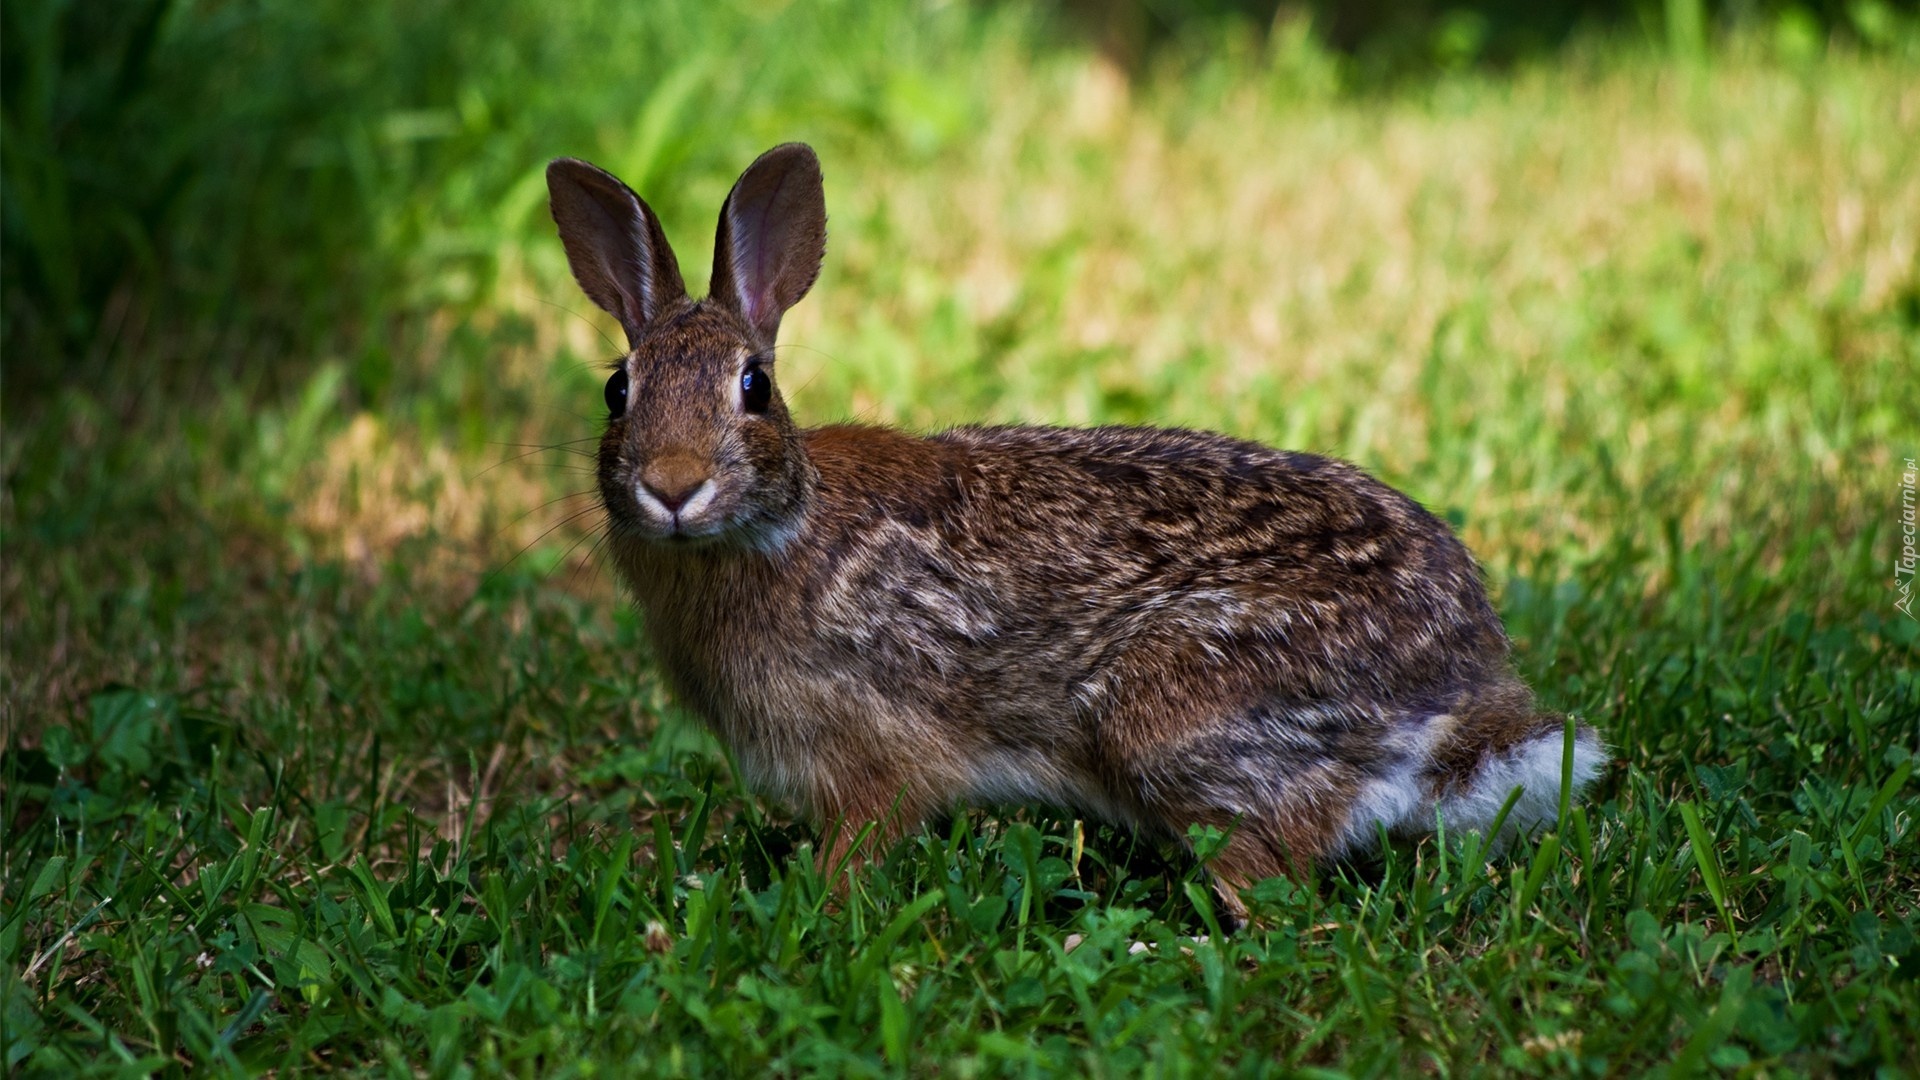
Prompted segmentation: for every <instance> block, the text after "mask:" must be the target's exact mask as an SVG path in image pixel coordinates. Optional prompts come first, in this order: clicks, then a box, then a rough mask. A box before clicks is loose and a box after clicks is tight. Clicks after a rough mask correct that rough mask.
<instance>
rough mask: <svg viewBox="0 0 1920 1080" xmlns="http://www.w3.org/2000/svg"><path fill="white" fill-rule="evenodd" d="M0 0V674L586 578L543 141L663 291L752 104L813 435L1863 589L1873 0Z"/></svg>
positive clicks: (596, 423)
mask: <svg viewBox="0 0 1920 1080" xmlns="http://www.w3.org/2000/svg"><path fill="white" fill-rule="evenodd" d="M4 20H5V23H4V34H3V35H0V48H3V49H4V57H3V58H0V89H3V90H4V124H5V127H4V135H5V141H4V151H3V153H0V179H3V181H4V189H3V191H0V212H3V213H4V234H3V237H4V267H3V270H0V282H3V287H4V300H3V302H0V313H3V315H4V324H3V329H0V334H3V338H4V375H3V380H4V402H3V405H4V413H5V433H4V440H3V442H0V447H3V448H4V468H5V477H6V488H5V495H4V498H5V503H4V507H0V512H3V517H0V522H3V524H4V530H5V540H6V545H7V548H8V552H7V554H8V558H7V560H6V562H7V566H6V568H5V570H4V582H5V613H6V622H7V628H8V635H7V637H8V645H7V658H8V661H9V663H10V665H11V666H12V667H13V669H14V670H13V686H12V688H11V689H12V690H13V691H14V692H16V693H18V694H20V695H21V697H19V698H16V699H15V702H16V704H19V703H20V702H26V701H38V702H40V703H43V704H52V703H54V702H58V701H67V700H72V698H71V694H73V693H75V692H77V690H76V687H78V686H81V685H86V684H91V683H94V682H97V681H98V679H99V678H101V677H102V676H101V674H100V672H101V670H102V669H103V667H104V668H105V669H112V670H118V671H120V672H121V675H120V676H119V677H123V678H127V679H137V678H149V679H150V678H153V677H160V678H161V680H162V681H168V680H170V679H173V678H174V677H175V676H171V675H164V676H156V675H155V673H156V672H176V673H177V672H183V671H191V670H196V668H195V665H196V664H204V663H209V662H213V661H212V660H210V659H209V658H210V657H218V656H220V655H223V652H222V649H221V647H220V646H218V645H217V644H214V645H207V644H205V642H204V641H202V644H201V645H195V644H193V642H194V641H196V640H201V639H205V638H206V637H207V636H208V635H212V636H214V637H216V638H217V637H219V635H221V634H223V633H238V632H239V631H237V630H235V629H234V627H236V626H242V625H244V620H241V621H240V622H238V623H236V622H233V621H231V619H229V618H228V617H227V616H229V615H231V613H232V612H234V611H235V610H251V608H252V607H253V606H255V605H258V606H260V607H261V608H262V618H270V617H271V613H270V611H269V610H267V609H270V608H271V605H272V604H273V603H276V602H277V601H274V600H272V599H270V598H271V597H272V596H274V595H275V594H276V593H277V592H279V591H280V590H281V589H282V587H283V586H284V583H285V582H286V581H288V580H290V578H289V577H288V575H294V576H296V577H297V576H298V575H299V574H302V573H312V572H317V571H316V568H324V569H326V570H327V572H329V573H338V574H341V575H344V580H346V581H348V582H361V583H363V584H370V583H378V582H382V581H395V580H397V581H405V582H415V583H418V584H419V585H420V586H421V588H422V591H421V592H420V593H419V594H418V595H420V596H441V597H443V598H445V600H446V602H447V603H448V604H454V605H457V603H458V602H459V598H461V597H463V596H469V595H471V594H472V591H473V590H474V589H476V588H478V587H480V585H481V583H482V582H483V581H484V580H485V579H486V578H487V577H488V575H490V574H496V573H499V572H500V571H501V570H502V568H503V567H512V568H513V570H512V571H511V572H513V573H519V572H522V571H525V572H529V573H533V574H535V575H536V576H537V577H538V578H539V579H540V580H541V581H543V582H548V583H551V584H552V585H554V586H555V587H559V588H562V589H572V590H575V591H583V592H585V593H588V594H590V595H592V596H594V597H597V598H600V599H608V598H610V597H611V596H612V591H611V588H610V585H609V582H608V580H607V578H606V576H605V575H604V574H601V573H599V572H598V571H597V570H595V569H594V568H593V565H592V563H591V561H590V560H589V559H588V553H589V551H590V550H591V546H592V544H591V541H592V540H593V539H594V536H595V534H594V531H593V530H594V528H595V527H596V526H597V523H598V522H597V516H596V515H595V513H594V510H593V505H592V498H591V495H590V488H591V480H590V478H589V477H588V476H587V474H586V472H585V471H584V468H585V466H587V465H588V464H590V461H589V459H588V458H587V457H585V456H583V452H584V451H590V449H591V447H592V439H593V438H594V437H595V436H596V434H597V433H598V431H599V430H600V427H601V424H602V414H601V406H600V404H599V401H600V394H599V385H600V382H601V381H602V380H603V378H604V367H605V362H606V361H607V360H609V359H610V358H611V357H612V356H614V355H615V354H616V353H617V352H618V351H619V349H618V346H617V345H616V344H615V342H616V339H617V335H616V334H615V333H613V332H612V329H611V323H610V322H609V321H608V320H607V319H605V318H604V317H603V316H602V315H601V314H600V313H598V312H596V311H594V310H592V309H591V307H590V305H588V303H587V302H586V301H585V300H584V299H583V298H582V297H581V296H580V295H579V294H578V292H577V290H576V289H575V287H574V285H573V284H572V282H571V281H570V280H569V278H568V277H567V274H566V271H565V264H564V261H563V258H562V253H561V251H560V247H559V244H558V243H557V241H556V240H555V238H554V236H553V233H552V227H551V224H550V222H549V220H548V218H547V213H546V209H545V191H544V186H543V183H542V179H541V176H542V172H541V170H542V167H543V165H544V163H545V162H546V161H547V160H548V159H549V158H551V157H554V156H556V155H562V154H567V155H576V156H581V157H586V158H589V159H591V160H594V161H596V162H598V163H600V164H602V165H604V166H605V167H607V168H609V169H611V170H613V171H614V172H616V173H618V174H619V175H620V176H622V177H623V178H624V179H625V180H626V181H627V182H628V183H629V184H630V185H632V186H633V187H634V188H635V189H636V190H638V191H639V192H641V193H642V194H643V195H644V196H645V197H646V198H647V199H648V200H649V201H650V202H651V204H652V205H653V206H654V207H655V208H656V210H657V211H658V212H659V213H660V214H661V216H662V217H663V218H664V220H665V222H666V225H667V228H668V232H669V235H670V236H671V237H672V239H673V242H674V244H675V246H676V247H677V249H678V251H679V253H680V257H681V261H682V264H683V266H685V267H686V268H687V274H688V278H689V281H690V283H691V284H693V286H694V288H695V289H696V290H698V289H699V288H700V283H701V282H702V281H703V280H704V276H705V268H706V266H707V265H708V260H709V252H710V250H711V239H710V238H711V236H712V229H713V222H714V217H715V214H716V212H717V209H718V207H719V204H720V201H721V199H722V198H723V196H724V194H725V192H726V190H727V187H728V185H729V184H730V183H731V182H732V180H733V178H734V177H735V176H736V175H738V173H739V171H740V169H741V168H742V167H744V165H745V164H746V163H747V162H749V161H751V160H752V158H753V157H754V155H755V154H757V153H758V152H759V151H761V150H763V149H765V148H766V147H768V146H770V145H772V144H774V143H777V142H781V141H785V140H790V139H801V140H806V141H808V142H811V143H813V144H814V145H815V146H816V148H818V150H819V151H820V154H821V157H822V158H823V160H824V162H825V167H826V173H827V198H828V204H829V210H830V213H831V215H832V227H831V228H832V236H831V241H830V246H829V253H828V258H827V265H826V269H825V272H824V274H823V276H822V278H821V281H820V284H819V287H818V288H817V289H816V290H815V292H814V294H813V295H812V296H811V297H810V298H809V299H808V300H807V301H806V302H805V303H803V304H802V305H801V306H800V308H798V309H797V310H796V312H795V313H794V314H793V315H792V316H791V317H789V319H788V320H787V324H786V326H785V328H784V331H783V342H784V345H785V348H784V350H783V352H782V357H781V369H782V375H781V377H782V380H783V385H784V386H785V387H786V389H787V392H788V394H789V395H790V396H791V397H792V398H793V399H794V402H795V405H796V408H797V411H798V412H799V414H800V416H801V417H802V418H803V419H804V420H807V421H812V422H826V421H829V420H834V419H841V418H847V417H855V418H860V419H866V420H872V421H880V422H889V423H900V424H906V425H910V426H915V427H921V428H927V427H934V426H941V425H947V424H954V423H962V422H969V421H976V420H1031V421H1037V422H1062V423H1088V422H1097V421H1118V422H1152V423H1166V424H1187V425H1194V426H1202V427H1208V428H1215V429H1223V430H1228V431H1232V432H1235V433H1237V434H1241V435H1245V436H1248V437H1252V438H1257V439H1263V440H1267V441H1270V442H1274V443H1280V444H1285V445H1289V446H1296V447H1302V448H1307V449H1313V450H1319V451H1324V452H1329V453H1334V454H1339V455H1344V456H1347V457H1351V458H1354V459H1356V460H1358V461H1360V462H1361V463H1362V464H1364V465H1366V466H1367V467H1369V468H1371V469H1374V470H1376V471H1378V472H1380V473H1382V474H1383V475H1384V476H1386V477H1387V478H1388V479H1389V480H1391V481H1392V482H1394V483H1397V484H1400V485H1402V486H1404V487H1406V488H1407V489H1408V490H1410V491H1412V492H1413V493H1414V494H1415V495H1416V496H1417V497H1420V498H1422V499H1424V500H1426V501H1427V502H1428V503H1429V504H1431V505H1433V506H1435V507H1436V508H1438V509H1441V510H1444V511H1446V512H1447V513H1448V514H1449V515H1450V516H1451V517H1452V518H1453V520H1455V521H1456V522H1457V523H1459V524H1461V525H1463V527H1464V528H1465V529H1466V531H1467V534H1468V537H1469V540H1470V541H1471V542H1472V543H1474V544H1475V546H1476V548H1477V549H1478V550H1480V551H1481V552H1482V554H1483V556H1484V557H1485V558H1487V560H1488V562H1489V565H1490V567H1491V568H1492V569H1493V570H1494V572H1495V574H1496V577H1497V578H1499V579H1501V580H1506V579H1513V580H1515V581H1518V582H1520V585H1519V586H1517V588H1518V589H1519V590H1520V591H1509V593H1508V594H1507V595H1508V597H1509V603H1514V604H1519V603H1523V602H1525V600H1526V598H1527V597H1528V596H1546V597H1548V598H1549V600H1546V601H1541V602H1551V599H1550V598H1551V596H1552V595H1553V594H1554V590H1555V589H1565V588H1571V587H1574V586H1569V585H1567V584H1566V583H1567V582H1569V581H1579V580H1582V579H1583V577H1584V578H1589V579H1590V578H1592V577H1594V576H1596V575H1602V574H1604V573H1606V572H1608V571H1606V570H1604V569H1600V570H1596V569H1594V568H1595V567H1597V566H1598V567H1607V566H1612V567H1615V568H1616V569H1618V570H1619V571H1620V572H1621V573H1626V574H1629V575H1630V576H1631V577H1632V578H1633V579H1634V580H1635V581H1636V582H1639V583H1641V584H1639V585H1636V586H1635V590H1636V594H1639V593H1644V594H1645V595H1647V596H1657V595H1659V594H1660V593H1661V591H1662V589H1663V588H1664V587H1665V585H1670V584H1671V583H1673V582H1674V581H1676V580H1680V579H1682V578H1684V576H1685V575H1686V574H1687V573H1689V572H1690V571H1689V570H1688V569H1687V567H1689V566H1694V567H1695V568H1696V569H1697V568H1698V566H1699V565H1704V563H1702V562H1701V560H1702V559H1703V557H1702V556H1700V555H1699V554H1698V553H1697V550H1696V549H1698V548H1700V546H1701V545H1705V546H1706V550H1709V551H1711V550H1728V549H1737V550H1738V551H1739V553H1740V554H1739V559H1740V560H1741V564H1742V565H1743V566H1745V567H1747V568H1748V569H1749V570H1752V569H1753V568H1755V567H1758V568H1760V569H1761V570H1764V569H1765V568H1766V567H1769V566H1774V567H1779V566H1789V565H1790V566H1794V567H1796V568H1799V570H1800V571H1804V570H1805V569H1806V567H1807V566H1809V565H1815V564H1817V565H1818V566H1819V567H1822V568H1824V569H1823V570H1822V573H1824V574H1826V575H1828V576H1827V577H1825V578H1820V579H1818V580H1823V581H1827V582H1829V583H1831V582H1833V581H1838V580H1843V579H1844V580H1845V581H1847V582H1850V583H1852V584H1850V585H1849V586H1848V587H1845V588H1830V587H1827V588H1815V589H1811V590H1808V591H1807V592H1806V601H1807V602H1808V603H1810V604H1812V605H1814V608H1815V609H1816V610H1831V611H1838V612H1846V611H1854V610H1859V609H1862V608H1864V607H1867V606H1870V604H1872V603H1877V602H1871V601H1869V600H1867V599H1866V597H1867V596H1868V595H1869V592H1870V590H1869V588H1868V586H1867V585H1866V584H1864V583H1866V582H1871V581H1873V580H1876V579H1877V577H1878V572H1877V571H1876V570H1874V569H1872V568H1873V567H1875V566H1877V565H1878V563H1877V561H1876V560H1877V559H1878V557H1879V556H1878V555H1877V554H1876V553H1875V551H1874V550H1873V547H1874V545H1875V544H1880V545H1881V546H1884V544H1883V540H1884V537H1885V535H1886V534H1885V532H1884V529H1885V527H1886V524H1885V521H1884V520H1883V519H1884V518H1885V517H1886V514H1885V512H1884V511H1885V506H1886V505H1887V504H1886V502H1885V499H1884V498H1883V495H1884V492H1882V491H1881V489H1882V488H1884V487H1885V483H1884V481H1885V479H1886V475H1888V474H1887V472H1886V470H1887V469H1889V468H1891V464H1892V462H1894V460H1895V459H1896V457H1897V456H1898V455H1897V454H1896V451H1897V450H1899V447H1898V446H1896V441H1897V440H1896V435H1898V436H1899V437H1901V438H1906V439H1907V440H1908V442H1909V444H1910V443H1911V438H1912V435H1913V427H1912V422H1913V416H1914V409H1913V406H1914V402H1915V398H1914V389H1913V381H1912V379H1911V374H1912V371H1913V370H1914V363H1915V360H1916V344H1915V343H1916V339H1917V335H1916V326H1917V325H1920V289H1917V287H1916V278H1915V244H1916V236H1917V235H1920V187H1917V186H1916V185H1917V184H1920V181H1916V177H1920V150H1917V149H1916V148H1917V147H1920V91H1916V83H1917V81H1920V80H1916V79H1915V75H1916V73H1920V63H1917V62H1916V61H1917V60H1920V19H1916V16H1915V13H1914V11H1913V9H1912V8H1911V7H1908V6H1900V5H1893V4H1889V3H1884V2H1880V0H1849V2H1841V0H1832V2H1823V3H1784V2H1782V3H1775V2H1768V0H1735V2H1727V3H1708V2H1703V0H1569V2H1564V3H1519V2H1514V0H1483V2H1437V0H1436V2H1421V3H1411V4H1400V3H1383V2H1382V3H1376V2H1366V3H1354V4H1346V3H1331V2H1326V3H1307V4H1283V5H1279V6H1276V5H1275V4H1273V3H1261V2H1254V0H1150V2H1149V0H1064V2H1062V3H1059V4H1018V3H999V2H979V3H962V2H958V0H946V2H926V0H923V2H915V3H907V4H866V3H853V2H848V0H826V2H821V3H801V2H793V3H780V2H766V3H756V2H745V0H725V2H715V0H699V2H678V0H663V2H656V3H648V4H631V3H625V2H615V0H589V2H582V3H577V4H571V5H567V6H566V7H564V8H556V7H554V6H552V5H547V4H540V3H532V2H529V0H465V2H462V3H458V4H455V3H451V2H442V0H421V2H418V3H410V4H405V5H372V6H368V5H362V4H345V3H335V2H331V0H302V2H299V3H292V2H280V0H248V2H237V0H236V2H204V3H187V2H169V0H146V2H135V0H123V2H98V0H92V2H90V0H76V2H56V0H39V2H28V3H12V4H9V5H7V7H6V9H5V13H4ZM1900 452H1901V453H1906V452H1910V448H1909V449H1908V450H1906V451H1900ZM1870 476H1871V477H1877V479H1871V480H1870V479H1869V477H1870ZM1649 514H1652V515H1654V516H1651V517H1649V516H1648V515H1649ZM1809 520H1813V521H1818V522H1821V523H1822V524H1823V525H1826V526H1830V527H1831V528H1832V529H1833V530H1835V531H1834V532H1832V533H1831V534H1821V535H1819V536H1815V535H1811V534H1809V533H1808V531H1807V530H1806V529H1804V528H1801V527H1800V524H1801V523H1804V522H1806V521H1809ZM1690 553H1692V554H1690ZM1806 559H1812V560H1815V563H1812V564H1810V563H1807V562H1806V561H1805V560H1806ZM1608 560H1612V561H1610V562H1609V561H1608ZM1689 560H1694V561H1693V562H1689ZM1712 561H1713V560H1712V559H1711V558H1706V559H1705V563H1711V562H1712ZM1801 576H1802V577H1803V579H1804V578H1805V574H1804V573H1802V575H1801ZM1528 582H1538V583H1540V584H1538V585H1537V586H1529V585H1528V584H1527V583H1528ZM275 583H279V584H275ZM1804 586H1805V582H1804V581H1803V582H1802V587H1803V588H1804ZM1528 588H1533V592H1526V591H1525V590H1526V589H1528ZM1774 588H1775V592H1773V593H1767V594H1766V596H1770V597H1772V599H1770V600H1767V599H1764V598H1763V600H1762V603H1761V607H1762V609H1763V610H1765V609H1766V605H1767V604H1775V605H1778V604H1780V603H1784V602H1785V600H1784V599H1783V598H1784V597H1785V596H1786V595H1788V594H1789V593H1792V592H1794V591H1795V590H1793V589H1792V588H1789V586H1788V585H1787V583H1785V582H1776V583H1775V586H1774ZM1876 595H1877V594H1876ZM1823 606H1824V607H1823ZM1549 621H1551V620H1549ZM116 643H117V644H116ZM196 657H197V658H198V659H196ZM216 666H217V664H216ZM143 673H144V674H143ZM180 677H182V678H184V677H185V676H180ZM76 680H77V681H76ZM28 711H29V712H30V711H31V709H29V710H28Z"/></svg>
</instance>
